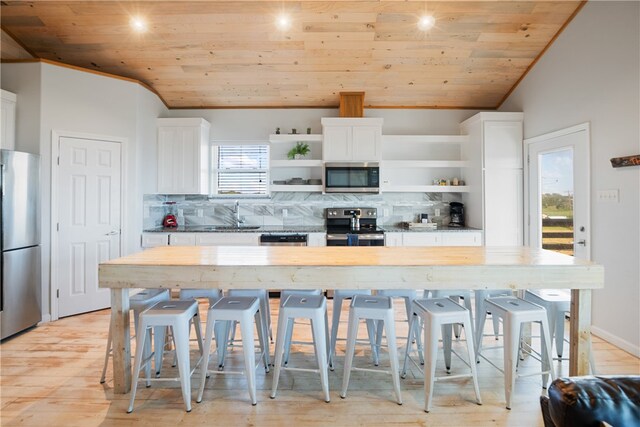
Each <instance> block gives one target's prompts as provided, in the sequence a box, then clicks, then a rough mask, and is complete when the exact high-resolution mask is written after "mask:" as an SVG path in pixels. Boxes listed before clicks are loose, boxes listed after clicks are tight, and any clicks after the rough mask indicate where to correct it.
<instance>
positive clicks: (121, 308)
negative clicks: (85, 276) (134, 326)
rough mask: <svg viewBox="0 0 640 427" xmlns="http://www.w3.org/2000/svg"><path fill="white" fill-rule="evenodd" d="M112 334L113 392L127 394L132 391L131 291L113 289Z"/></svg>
mask: <svg viewBox="0 0 640 427" xmlns="http://www.w3.org/2000/svg"><path fill="white" fill-rule="evenodd" d="M111 334H112V337H111V340H112V341H111V342H112V346H113V390H114V392H115V393H119V394H125V393H128V392H129V390H130V389H131V337H130V332H129V289H111Z"/></svg>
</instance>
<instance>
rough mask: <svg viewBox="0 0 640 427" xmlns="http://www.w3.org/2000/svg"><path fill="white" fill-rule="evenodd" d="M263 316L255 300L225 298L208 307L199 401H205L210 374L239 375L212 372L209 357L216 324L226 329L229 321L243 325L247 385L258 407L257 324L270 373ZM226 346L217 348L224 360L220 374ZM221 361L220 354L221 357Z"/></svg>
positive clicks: (253, 401) (250, 298)
mask: <svg viewBox="0 0 640 427" xmlns="http://www.w3.org/2000/svg"><path fill="white" fill-rule="evenodd" d="M262 316H263V314H262V313H261V312H260V300H259V299H258V298H256V297H222V298H220V299H219V300H218V301H216V303H215V304H213V305H212V306H211V307H209V311H208V312H207V331H206V336H205V340H204V355H203V359H204V361H203V364H202V379H201V382H200V389H199V391H198V398H197V399H196V402H198V403H200V402H202V395H203V394H204V386H205V382H206V381H207V378H208V377H209V374H210V373H215V374H237V373H238V372H215V371H209V370H208V369H209V356H210V355H211V341H212V340H213V331H214V328H215V326H216V323H217V322H220V321H223V322H224V323H225V327H226V328H227V333H226V334H225V335H224V336H225V337H226V336H228V328H229V327H230V322H238V323H240V333H241V334H242V348H243V353H244V370H243V372H242V373H244V375H245V376H246V377H247V385H248V388H249V396H250V398H251V404H252V405H256V404H257V403H258V400H257V398H256V366H257V365H256V363H255V353H256V346H255V341H254V338H253V326H254V321H255V325H256V328H257V329H258V340H259V341H260V351H261V353H262V360H263V362H264V368H265V371H266V372H269V343H268V342H267V325H266V324H265V323H264V322H263V318H262ZM226 349H227V346H226V345H223V346H222V347H221V348H217V349H216V350H217V351H218V352H222V361H223V365H221V366H220V367H219V368H218V369H219V371H221V370H222V368H224V356H225V355H226ZM218 357H219V358H220V355H218Z"/></svg>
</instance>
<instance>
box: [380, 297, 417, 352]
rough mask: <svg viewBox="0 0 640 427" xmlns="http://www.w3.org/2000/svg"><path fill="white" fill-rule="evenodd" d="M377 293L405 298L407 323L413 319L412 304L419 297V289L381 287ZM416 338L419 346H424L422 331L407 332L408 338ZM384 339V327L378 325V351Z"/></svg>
mask: <svg viewBox="0 0 640 427" xmlns="http://www.w3.org/2000/svg"><path fill="white" fill-rule="evenodd" d="M376 295H379V296H383V297H390V298H402V299H403V300H404V306H405V309H406V312H407V323H408V322H410V319H411V304H412V302H413V300H414V299H416V297H417V291H416V290H415V289H381V290H378V291H376ZM414 339H415V340H416V342H417V343H418V346H420V347H421V346H422V344H421V338H420V333H419V332H416V333H415V334H412V333H411V331H409V333H407V340H414ZM381 341H382V328H379V327H376V351H378V349H379V348H380V343H381Z"/></svg>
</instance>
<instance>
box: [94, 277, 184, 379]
mask: <svg viewBox="0 0 640 427" xmlns="http://www.w3.org/2000/svg"><path fill="white" fill-rule="evenodd" d="M170 298H171V296H170V294H169V289H143V290H142V291H140V292H138V293H137V294H135V295H132V296H130V297H129V309H130V310H132V311H133V325H134V330H135V334H134V335H133V336H132V337H131V339H134V338H135V337H136V335H137V334H138V323H139V317H140V313H141V312H143V311H144V310H145V309H147V308H149V307H151V306H152V305H154V304H155V303H157V302H160V301H168V300H169V299H170ZM154 332H155V333H154V335H153V337H154V338H153V347H154V349H156V352H157V353H159V354H160V358H159V359H156V360H155V368H156V370H157V369H158V366H159V365H160V364H162V352H161V351H158V349H161V348H163V347H164V328H158V329H157V330H155V331H154ZM145 345H146V346H147V349H146V351H147V354H150V353H151V340H150V339H149V340H148V341H146V344H145ZM112 353H113V349H112V343H111V321H109V335H108V337H107V350H106V352H105V355H104V365H103V367H102V376H101V377H100V384H104V382H105V378H106V374H107V366H108V365H109V357H110V356H111V355H112Z"/></svg>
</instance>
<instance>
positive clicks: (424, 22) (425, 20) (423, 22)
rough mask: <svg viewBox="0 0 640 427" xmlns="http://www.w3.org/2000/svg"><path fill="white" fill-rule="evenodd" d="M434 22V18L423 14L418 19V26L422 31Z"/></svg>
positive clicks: (428, 28)
mask: <svg viewBox="0 0 640 427" xmlns="http://www.w3.org/2000/svg"><path fill="white" fill-rule="evenodd" d="M435 23H436V18H434V17H433V16H431V15H425V16H423V17H422V18H420V20H419V21H418V28H419V29H421V30H422V31H427V30H430V29H431V28H432V27H433V26H434V25H435Z"/></svg>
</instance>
